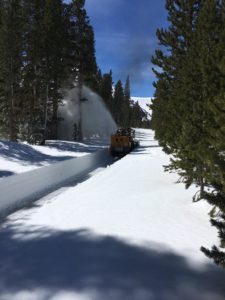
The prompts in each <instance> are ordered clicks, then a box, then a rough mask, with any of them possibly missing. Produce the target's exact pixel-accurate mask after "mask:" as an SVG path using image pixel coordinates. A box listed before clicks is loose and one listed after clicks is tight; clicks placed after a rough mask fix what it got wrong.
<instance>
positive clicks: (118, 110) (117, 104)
mask: <svg viewBox="0 0 225 300" xmlns="http://www.w3.org/2000/svg"><path fill="white" fill-rule="evenodd" d="M123 101H124V90H123V85H122V82H121V80H118V81H117V83H116V85H115V92H114V97H113V108H112V111H113V116H114V119H115V121H116V124H117V125H118V126H122V123H123V119H122V118H123V112H122V107H123Z"/></svg>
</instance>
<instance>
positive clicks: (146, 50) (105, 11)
mask: <svg viewBox="0 0 225 300" xmlns="http://www.w3.org/2000/svg"><path fill="white" fill-rule="evenodd" d="M164 6H165V0H86V10H87V13H88V16H89V17H90V21H91V25H92V26H93V27H94V31H95V41H96V57H97V62H98V65H99V67H100V69H101V70H102V72H103V73H104V72H108V71H109V70H110V69H112V71H113V80H114V83H116V82H117V80H119V79H121V80H122V81H123V82H125V80H126V77H127V75H130V80H131V94H132V96H141V97H151V96H153V93H154V88H153V86H152V83H153V81H154V80H155V78H154V74H153V72H152V70H151V68H152V65H151V56H152V54H153V53H154V51H155V49H156V48H157V47H158V41H157V38H156V35H155V32H156V29H157V28H161V27H164V28H165V27H166V25H167V22H166V10H165V7H164Z"/></svg>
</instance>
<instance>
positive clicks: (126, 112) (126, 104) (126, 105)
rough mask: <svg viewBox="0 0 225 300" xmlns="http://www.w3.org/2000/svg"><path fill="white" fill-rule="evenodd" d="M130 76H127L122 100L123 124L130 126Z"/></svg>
mask: <svg viewBox="0 0 225 300" xmlns="http://www.w3.org/2000/svg"><path fill="white" fill-rule="evenodd" d="M130 100H131V99H130V77H129V76H127V79H126V83H125V87H124V100H123V108H122V110H123V126H124V127H129V126H130Z"/></svg>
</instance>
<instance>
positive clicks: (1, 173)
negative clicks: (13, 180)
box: [0, 170, 15, 178]
mask: <svg viewBox="0 0 225 300" xmlns="http://www.w3.org/2000/svg"><path fill="white" fill-rule="evenodd" d="M14 174H15V173H14V172H11V171H8V170H0V178H1V177H8V176H11V175H14Z"/></svg>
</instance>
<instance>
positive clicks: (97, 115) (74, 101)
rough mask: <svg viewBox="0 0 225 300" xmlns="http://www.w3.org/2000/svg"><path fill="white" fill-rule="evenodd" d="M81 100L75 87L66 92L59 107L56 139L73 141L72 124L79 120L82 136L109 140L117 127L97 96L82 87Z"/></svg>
mask: <svg viewBox="0 0 225 300" xmlns="http://www.w3.org/2000/svg"><path fill="white" fill-rule="evenodd" d="M82 100H83V101H80V99H79V89H78V88H77V87H75V88H73V89H71V90H69V91H66V93H65V97H64V99H63V104H62V105H60V106H59V110H58V117H59V118H60V120H61V121H60V122H59V125H58V139H60V140H68V141H73V140H74V124H76V125H78V124H79V122H80V119H81V128H82V136H83V137H84V138H87V139H90V138H93V137H99V138H101V139H104V140H109V138H110V135H111V134H112V133H114V132H115V130H116V128H117V126H116V123H115V121H114V120H113V118H112V116H111V114H110V112H109V111H108V110H107V108H106V106H105V104H104V102H103V100H102V99H101V97H100V96H99V95H97V94H96V93H94V92H92V91H91V90H90V89H89V88H88V87H86V86H83V87H82Z"/></svg>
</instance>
